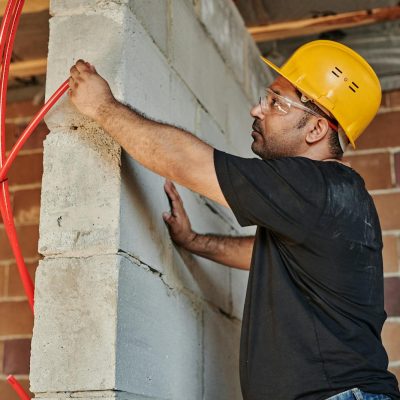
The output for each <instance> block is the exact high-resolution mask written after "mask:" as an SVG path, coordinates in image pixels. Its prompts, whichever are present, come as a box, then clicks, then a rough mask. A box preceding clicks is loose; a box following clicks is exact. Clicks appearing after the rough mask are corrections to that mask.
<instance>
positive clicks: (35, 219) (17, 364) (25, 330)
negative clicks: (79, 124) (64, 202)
mask: <svg viewBox="0 0 400 400" xmlns="http://www.w3.org/2000/svg"><path fill="white" fill-rule="evenodd" d="M41 105H42V104H38V105H34V104H33V102H32V101H31V100H27V101H18V102H13V103H11V104H9V105H8V109H7V131H6V132H7V139H6V148H7V151H9V150H10V149H11V147H12V146H13V144H14V143H15V141H16V139H17V138H18V136H19V135H20V134H21V133H22V131H23V129H24V128H25V127H26V125H27V123H28V122H29V121H30V119H31V117H32V116H33V115H34V114H35V113H36V112H37V111H38V110H39V109H40V107H41ZM47 133H48V130H47V127H46V125H45V124H44V123H41V125H40V126H39V127H38V128H37V130H36V131H35V132H34V133H33V135H32V136H31V137H30V138H29V139H28V141H27V142H26V144H25V145H24V147H23V150H22V151H21V152H20V154H19V155H18V157H17V159H16V160H15V162H14V164H13V165H12V167H11V169H10V172H9V184H10V192H11V201H12V207H13V212H14V216H15V222H16V227H17V231H18V237H19V241H20V245H21V248H22V252H23V255H24V257H25V261H26V263H27V266H28V269H29V272H30V274H31V276H32V279H34V275H35V270H36V267H37V264H38V260H39V258H40V256H39V254H38V250H37V248H38V235H39V231H38V225H39V206H40V188H41V180H42V155H43V140H44V138H45V136H46V135H47ZM0 222H1V225H0V398H1V400H18V399H19V398H18V396H17V395H16V394H15V392H14V391H13V390H12V389H11V386H10V385H9V384H8V382H7V381H6V377H7V376H8V375H9V374H13V375H14V376H15V377H16V378H17V379H18V380H19V382H20V383H21V384H22V385H23V386H24V388H25V390H26V391H27V392H28V393H29V380H28V378H29V361H30V343H31V338H32V328H33V316H32V313H31V311H30V308H29V305H28V301H27V300H26V296H25V293H24V291H23V287H22V283H21V281H20V278H19V274H18V270H17V266H16V264H15V262H14V257H13V254H12V252H11V248H10V246H9V242H8V238H7V235H6V232H5V230H4V226H3V224H2V220H1V218H0ZM30 395H31V397H33V394H30Z"/></svg>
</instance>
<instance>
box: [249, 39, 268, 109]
mask: <svg viewBox="0 0 400 400" xmlns="http://www.w3.org/2000/svg"><path fill="white" fill-rule="evenodd" d="M245 54H246V71H245V74H246V86H245V87H246V93H247V96H248V98H249V100H250V102H251V103H252V104H254V103H256V102H257V101H258V98H259V96H260V91H261V90H262V89H263V88H265V87H267V86H269V85H270V84H271V83H272V81H273V80H274V75H273V73H272V72H271V68H269V67H268V66H267V65H266V64H265V63H264V62H263V61H262V60H261V59H260V55H261V53H260V50H259V49H258V47H257V45H256V44H255V42H254V40H253V38H252V37H251V36H250V35H249V36H248V37H247V40H246V52H245Z"/></svg>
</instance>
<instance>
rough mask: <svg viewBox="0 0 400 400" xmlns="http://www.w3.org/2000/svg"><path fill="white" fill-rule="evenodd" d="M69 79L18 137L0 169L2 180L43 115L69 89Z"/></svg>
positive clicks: (0, 178)
mask: <svg viewBox="0 0 400 400" xmlns="http://www.w3.org/2000/svg"><path fill="white" fill-rule="evenodd" d="M68 81H69V79H67V80H66V81H65V82H64V83H63V84H62V85H61V86H60V87H59V88H58V89H57V91H56V92H55V93H54V94H53V96H51V97H50V99H49V100H48V101H47V102H46V103H45V105H44V106H43V107H42V109H41V110H40V111H39V112H38V113H37V114H36V115H35V117H34V118H33V119H32V121H31V122H30V123H29V125H28V126H27V127H26V128H25V130H24V131H23V132H22V134H21V136H20V137H19V138H18V140H17V142H16V143H15V144H14V146H13V148H12V149H11V151H10V153H9V155H8V157H7V159H6V161H5V163H4V165H3V167H2V168H1V169H0V182H1V181H3V180H4V179H5V177H6V176H7V172H8V170H9V169H10V167H11V164H12V162H13V161H14V160H15V157H16V156H17V155H18V152H19V151H20V150H21V148H22V146H23V145H24V144H25V142H26V141H27V140H28V138H29V136H30V135H31V134H32V133H33V131H34V129H35V128H36V127H37V126H38V124H39V123H40V121H41V120H42V119H43V117H44V116H45V115H46V114H47V112H48V111H49V110H50V109H51V107H53V105H54V104H55V103H56V102H57V101H58V99H59V98H60V97H61V96H62V95H63V94H64V93H65V92H66V91H67V90H68V88H69V83H68Z"/></svg>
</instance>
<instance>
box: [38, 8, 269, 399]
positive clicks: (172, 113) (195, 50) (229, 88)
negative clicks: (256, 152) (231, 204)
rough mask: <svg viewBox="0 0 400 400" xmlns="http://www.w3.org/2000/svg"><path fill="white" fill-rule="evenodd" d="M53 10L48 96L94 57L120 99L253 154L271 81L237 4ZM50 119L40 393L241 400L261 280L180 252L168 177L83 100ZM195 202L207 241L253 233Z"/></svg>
mask: <svg viewBox="0 0 400 400" xmlns="http://www.w3.org/2000/svg"><path fill="white" fill-rule="evenodd" d="M51 14H52V18H51V20H50V43H49V63H48V75H47V97H49V96H50V95H51V94H52V93H53V91H54V90H55V89H56V88H57V87H58V86H59V84H60V83H61V82H62V81H64V80H65V79H66V78H67V77H68V75H69V68H70V67H71V66H72V64H73V63H74V62H75V61H76V60H77V59H79V58H83V59H85V60H88V61H90V62H91V63H93V64H94V65H95V66H96V68H97V70H98V72H99V73H100V74H101V75H102V76H104V77H105V78H106V79H107V81H108V82H109V83H110V86H111V88H112V90H113V93H114V95H115V96H116V97H117V98H118V99H119V100H120V101H122V102H124V103H127V104H131V105H132V106H134V107H135V108H137V109H139V110H140V111H141V112H143V113H145V114H146V115H147V116H148V117H150V118H153V119H157V120H161V121H163V122H167V123H171V124H173V125H176V126H179V127H182V128H184V129H186V130H188V131H190V132H192V133H194V134H196V135H198V136H199V137H201V138H202V139H204V140H206V141H208V142H209V143H211V144H213V145H214V146H216V147H218V148H220V149H222V150H225V151H229V152H231V153H235V154H239V155H243V156H246V155H250V143H251V138H250V130H251V123H252V120H251V118H250V115H249V109H250V106H251V104H252V103H253V102H254V101H255V100H256V98H257V93H258V86H259V87H261V86H262V85H265V84H266V82H267V80H268V79H270V77H269V76H266V75H265V74H263V73H260V72H259V71H263V69H262V68H261V65H260V63H261V62H260V61H259V59H258V52H257V49H256V47H255V45H254V43H252V42H251V39H250V37H249V36H248V34H247V31H246V29H245V27H244V25H243V21H242V20H241V19H240V16H239V14H238V12H237V10H236V9H235V8H234V6H233V4H232V2H230V1H229V0H216V1H211V0H203V1H196V2H195V4H193V2H192V1H190V0H168V1H167V0H136V1H134V0H122V1H121V0H118V1H117V0H115V1H111V0H110V1H106V0H86V1H83V0H69V1H68V2H67V1H63V0H53V1H52V2H51ZM227 30H228V34H227ZM230 41H232V46H230V45H229V43H230ZM253 71H255V72H253ZM46 123H47V124H48V126H49V128H50V130H51V133H50V134H49V135H48V137H47V139H46V141H45V152H44V175H43V187H42V199H41V216H40V242H39V251H40V253H42V254H43V256H44V259H43V260H42V261H41V263H40V266H39V268H38V270H37V276H36V291H35V298H36V300H35V301H36V306H35V322H34V332H33V340H32V355H31V375H30V380H31V391H32V392H34V393H35V396H36V397H37V398H46V399H64V398H70V397H78V398H81V399H86V400H88V399H97V398H99V397H101V398H105V399H136V400H139V399H140V400H144V399H155V400H166V399H170V400H172V399H173V400H187V399H196V400H200V399H209V400H211V399H212V400H216V399H230V400H233V399H241V393H240V386H239V370H238V368H239V365H238V352H239V338H240V327H241V317H242V309H243V301H244V295H245V289H246V284H247V277H248V273H247V272H245V271H239V270H233V269H231V268H228V267H224V266H221V265H218V264H216V263H213V262H211V261H207V260H203V259H201V258H199V257H196V256H193V255H191V254H188V253H186V252H184V251H182V250H179V249H176V248H175V247H174V246H173V244H172V243H171V241H170V239H169V236H168V231H167V229H166V227H165V225H164V222H163V220H162V218H161V214H162V212H163V211H165V210H168V201H167V199H166V197H165V194H164V192H163V178H161V177H159V176H156V175H155V174H153V173H152V172H150V171H148V170H145V169H144V168H142V167H141V166H139V165H138V164H137V163H136V162H135V161H134V160H132V159H131V158H130V156H129V155H127V154H126V153H125V152H124V151H123V150H122V149H121V148H120V146H119V145H118V144H117V143H115V142H114V141H113V140H112V139H111V138H110V136H108V134H107V133H106V132H103V131H102V130H101V129H100V128H99V127H98V126H97V125H96V124H95V123H93V122H92V121H90V120H88V119H87V118H84V117H82V116H81V115H80V114H78V113H77V112H76V110H75V109H74V107H73V106H72V105H71V104H70V102H69V100H68V98H67V97H65V98H63V99H62V100H61V101H60V102H59V103H58V105H57V107H55V108H54V110H53V111H52V112H51V113H50V114H49V116H48V117H47V120H46ZM179 190H180V193H181V194H182V197H183V199H184V202H185V205H186V208H187V211H188V213H189V215H190V217H191V219H192V224H193V227H194V229H196V230H197V231H200V232H215V233H221V234H232V233H236V234H241V233H248V232H250V231H252V229H250V230H243V229H241V228H240V227H239V226H238V224H237V222H236V221H235V219H234V217H233V215H232V214H231V213H230V212H228V210H226V209H224V208H223V207H220V206H218V205H216V204H215V203H213V202H211V201H209V200H208V199H205V198H202V197H201V196H199V195H197V194H194V193H192V192H190V191H188V190H186V189H184V188H179Z"/></svg>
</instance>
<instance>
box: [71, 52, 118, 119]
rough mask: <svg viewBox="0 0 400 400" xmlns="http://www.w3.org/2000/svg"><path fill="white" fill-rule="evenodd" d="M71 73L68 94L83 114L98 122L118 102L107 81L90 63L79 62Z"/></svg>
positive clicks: (72, 68)
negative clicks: (101, 115)
mask: <svg viewBox="0 0 400 400" xmlns="http://www.w3.org/2000/svg"><path fill="white" fill-rule="evenodd" d="M70 73H71V77H70V78H69V87H70V89H69V91H68V94H69V96H70V98H71V101H72V103H73V104H74V105H75V106H76V108H77V109H78V110H79V111H80V112H81V113H82V114H85V115H87V116H88V117H90V118H93V119H94V120H96V119H97V118H98V116H99V114H101V113H102V112H105V110H106V109H107V107H109V106H110V105H113V104H115V103H116V102H117V101H116V100H115V98H114V96H113V94H112V92H111V89H110V86H109V85H108V83H107V81H105V80H104V79H103V78H102V77H101V76H100V75H99V74H98V73H97V71H96V68H95V67H94V66H92V65H91V64H89V63H88V62H85V61H83V60H78V61H77V62H76V64H75V65H74V66H73V67H71V69H70Z"/></svg>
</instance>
